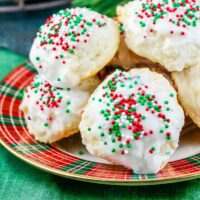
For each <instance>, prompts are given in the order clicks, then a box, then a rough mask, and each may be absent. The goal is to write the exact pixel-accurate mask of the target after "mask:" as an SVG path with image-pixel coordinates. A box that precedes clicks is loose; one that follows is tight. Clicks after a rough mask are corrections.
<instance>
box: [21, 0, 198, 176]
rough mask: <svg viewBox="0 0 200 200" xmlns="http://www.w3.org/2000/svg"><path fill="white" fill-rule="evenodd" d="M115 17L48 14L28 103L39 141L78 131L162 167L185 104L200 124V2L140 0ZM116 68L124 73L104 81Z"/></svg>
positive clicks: (153, 169) (128, 157)
mask: <svg viewBox="0 0 200 200" xmlns="http://www.w3.org/2000/svg"><path fill="white" fill-rule="evenodd" d="M117 13H118V16H117V17H116V18H115V19H110V18H108V17H106V16H102V15H101V14H98V13H96V12H94V11H91V10H88V9H86V8H76V9H66V10H62V11H60V12H58V13H57V14H55V15H53V16H52V17H50V18H49V19H47V21H46V23H45V25H43V26H42V27H41V28H40V30H39V32H38V34H37V37H36V39H35V41H34V44H33V46H32V49H31V52H30V59H31V62H32V63H33V65H34V66H35V68H36V69H37V70H38V72H39V76H37V77H36V78H35V81H34V82H33V83H32V84H31V86H29V87H28V88H27V90H26V92H25V95H24V100H23V102H22V105H21V109H22V110H23V111H24V113H25V117H26V121H27V126H28V128H29V131H30V132H31V133H32V134H33V135H34V136H35V138H36V139H37V140H39V141H42V142H48V143H51V142H54V141H57V140H59V139H61V138H63V137H67V136H69V135H72V134H73V133H75V132H77V130H80V133H81V137H82V141H83V144H84V145H85V146H86V148H87V149H88V151H89V152H90V153H91V154H93V155H95V156H99V157H102V158H105V159H107V160H109V161H111V162H112V163H116V164H121V165H124V166H126V167H128V168H131V169H133V170H134V172H136V173H142V174H146V173H157V172H158V171H160V170H161V169H162V168H163V167H164V166H165V165H166V164H167V162H168V161H169V159H170V157H171V155H172V154H173V153H174V152H175V150H176V149H177V147H178V142H179V137H180V132H181V130H182V127H183V126H184V111H183V109H182V107H183V108H184V110H185V113H186V115H189V116H190V117H191V118H192V119H193V121H194V122H195V123H196V124H197V125H199V126H200V106H199V105H200V39H199V33H200V1H199V0H193V1H182V0H180V1H173V0H168V1H166V0H162V1H158V0H148V1H146V0H135V1H131V2H130V3H128V4H126V5H124V6H119V7H118V8H117ZM111 65H118V66H119V67H120V69H116V70H109V71H112V72H111V73H110V74H109V75H107V76H106V77H104V79H103V80H102V79H101V80H99V79H98V77H99V76H98V75H99V74H100V75H101V74H102V73H104V72H105V71H107V69H108V68H109V67H108V66H111ZM106 66H107V67H106ZM105 67H106V70H105ZM109 69H113V68H111V67H110V68H109ZM104 76H105V74H104ZM95 88H96V89H95ZM177 92H178V95H177ZM177 96H178V97H179V100H178V99H177ZM179 102H180V104H181V105H179Z"/></svg>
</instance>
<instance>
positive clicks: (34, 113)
mask: <svg viewBox="0 0 200 200" xmlns="http://www.w3.org/2000/svg"><path fill="white" fill-rule="evenodd" d="M85 82H86V83H83V84H82V85H81V86H78V87H76V88H73V89H70V88H67V89H65V90H64V89H60V88H56V87H52V86H51V85H50V84H49V83H48V82H46V81H44V80H42V79H41V78H40V77H39V76H36V77H35V79H34V81H33V82H32V83H31V84H30V86H28V87H27V88H26V89H25V92H24V98H23V101H22V103H21V105H20V109H21V110H22V111H23V112H24V117H25V120H26V123H27V127H28V130H29V132H30V133H31V134H33V135H34V137H35V139H36V140H38V141H41V142H45V143H52V142H55V141H58V140H60V139H62V138H65V137H68V136H70V135H72V134H74V133H76V132H78V131H79V129H78V125H79V122H80V119H81V112H82V111H83V109H84V107H85V105H86V103H87V101H88V98H89V96H90V93H91V92H92V91H93V90H94V87H95V86H97V82H98V80H96V79H95V78H93V81H92V82H93V86H92V85H91V84H90V81H89V82H88V81H85Z"/></svg>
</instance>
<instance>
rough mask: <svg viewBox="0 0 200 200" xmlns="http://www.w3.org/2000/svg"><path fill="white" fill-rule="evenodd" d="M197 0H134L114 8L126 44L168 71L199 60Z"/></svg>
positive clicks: (199, 0)
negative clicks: (121, 26) (123, 31)
mask: <svg viewBox="0 0 200 200" xmlns="http://www.w3.org/2000/svg"><path fill="white" fill-rule="evenodd" d="M199 8H200V0H194V1H173V0H161V1H160V0H154V1H152V0H148V1H146V0H135V1H131V2H130V3H128V4H126V5H125V6H124V7H118V9H117V13H118V19H119V20H120V22H121V23H123V26H124V29H125V37H126V43H127V45H128V47H129V48H130V49H131V50H132V51H133V52H135V53H136V54H138V55H140V56H143V57H145V58H148V59H150V60H151V61H153V62H155V63H156V62H158V63H160V64H161V65H163V66H164V67H165V68H166V69H167V70H168V71H181V70H183V69H184V68H187V67H192V66H196V65H198V64H199V63H200V37H199V35H200V11H199Z"/></svg>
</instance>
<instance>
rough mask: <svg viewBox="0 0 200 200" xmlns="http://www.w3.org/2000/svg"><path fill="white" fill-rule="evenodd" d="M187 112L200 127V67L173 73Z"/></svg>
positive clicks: (179, 95)
mask: <svg viewBox="0 0 200 200" xmlns="http://www.w3.org/2000/svg"><path fill="white" fill-rule="evenodd" d="M172 78H173V80H174V82H175V85H176V87H177V90H178V97H179V100H180V102H181V104H182V106H183V108H184V110H185V112H186V113H187V114H188V115H189V116H190V117H191V118H192V120H193V121H194V122H195V123H196V124H197V125H198V126H199V127H200V65H198V66H196V67H192V68H189V69H185V70H184V71H182V72H174V73H172Z"/></svg>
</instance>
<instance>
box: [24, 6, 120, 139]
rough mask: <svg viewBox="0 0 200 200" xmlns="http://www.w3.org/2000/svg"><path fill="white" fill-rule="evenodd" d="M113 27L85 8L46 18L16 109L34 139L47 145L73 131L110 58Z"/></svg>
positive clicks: (115, 42)
mask: <svg viewBox="0 0 200 200" xmlns="http://www.w3.org/2000/svg"><path fill="white" fill-rule="evenodd" d="M118 44H119V31H118V26H117V23H116V22H114V21H113V20H112V19H109V18H108V17H106V16H103V15H101V14H98V13H96V12H94V11H91V10H89V9H86V8H76V9H70V10H69V9H66V10H61V11H59V12H58V13H57V14H54V15H52V16H51V17H50V18H48V19H47V20H46V22H45V24H44V25H43V26H41V27H40V29H39V32H38V33H37V36H36V38H35V40H34V43H33V46H32V48H31V51H30V60H31V62H32V64H33V66H34V67H35V68H36V69H37V71H38V74H39V75H37V76H36V77H35V80H34V81H33V82H32V83H31V85H30V86H28V87H27V88H26V92H25V95H24V99H23V102H22V105H21V109H22V110H23V111H24V114H25V119H26V121H27V127H28V129H29V131H30V133H32V134H33V135H34V136H35V139H36V140H39V141H41V142H45V143H52V142H55V141H58V140H60V139H62V138H64V137H68V136H70V135H72V134H74V133H77V132H78V131H79V129H78V126H79V122H80V120H81V113H82V112H83V109H84V107H85V105H86V103H87V101H88V98H89V96H90V94H91V92H93V90H94V89H95V88H96V87H97V85H98V84H99V79H98V77H97V75H96V74H97V73H98V71H100V70H101V69H102V68H103V67H104V66H105V65H107V64H108V62H110V60H111V59H112V57H113V56H114V55H115V53H116V51H117V49H118Z"/></svg>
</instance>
